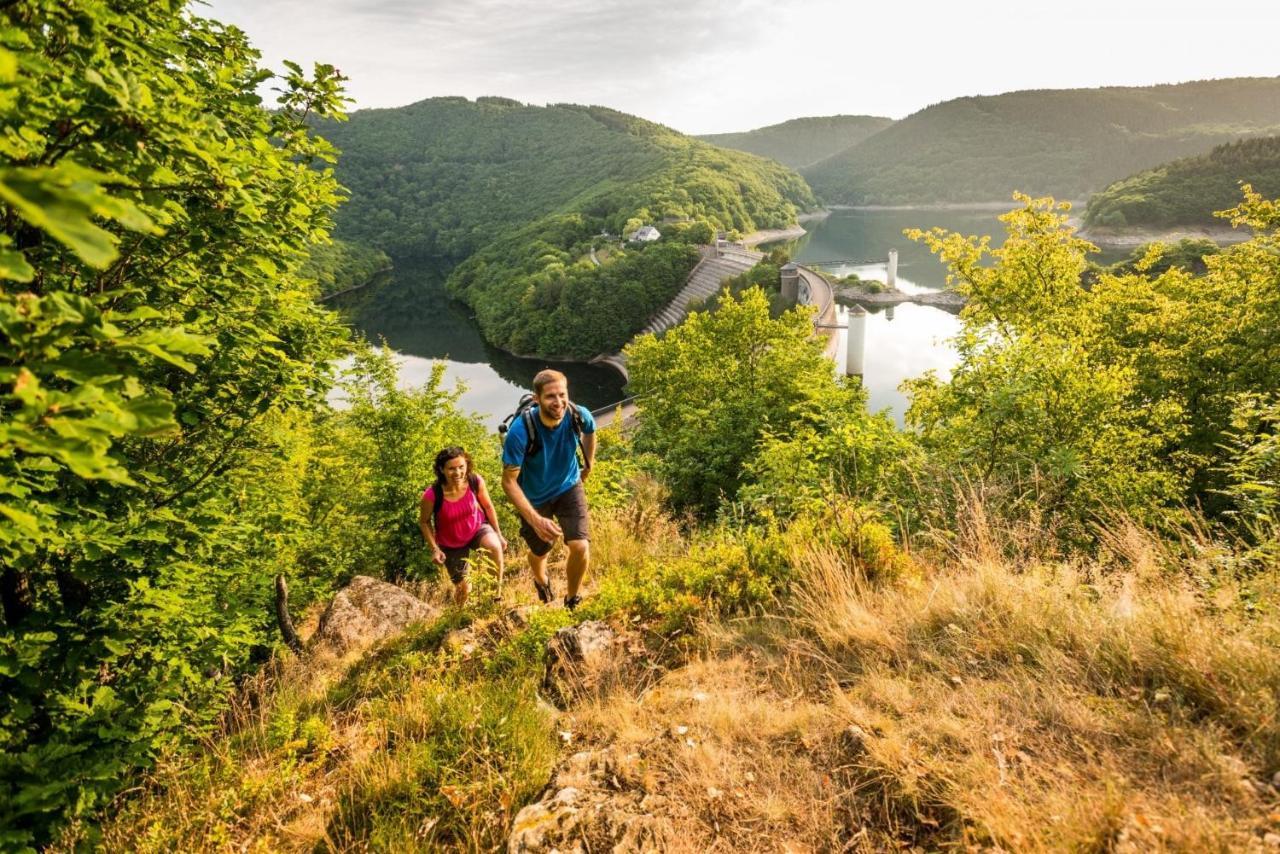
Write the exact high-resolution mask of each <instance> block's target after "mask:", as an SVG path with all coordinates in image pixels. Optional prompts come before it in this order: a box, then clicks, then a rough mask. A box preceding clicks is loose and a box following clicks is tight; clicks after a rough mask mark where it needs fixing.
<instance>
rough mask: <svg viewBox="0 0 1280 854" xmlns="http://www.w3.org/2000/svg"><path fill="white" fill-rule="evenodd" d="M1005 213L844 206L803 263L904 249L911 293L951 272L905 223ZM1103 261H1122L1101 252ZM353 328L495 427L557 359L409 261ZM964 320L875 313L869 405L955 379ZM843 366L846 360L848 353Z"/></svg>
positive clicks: (860, 268) (618, 386) (406, 373)
mask: <svg viewBox="0 0 1280 854" xmlns="http://www.w3.org/2000/svg"><path fill="white" fill-rule="evenodd" d="M996 214H997V212H996V211H945V210H942V211H940V210H927V209H911V210H890V211H867V210H838V211H833V212H832V213H831V215H830V216H828V217H827V218H826V219H823V220H817V221H812V222H809V223H806V224H805V228H806V229H808V231H809V233H808V234H807V235H806V236H805V237H803V238H801V239H800V240H799V241H797V242H796V243H795V244H794V247H793V250H792V251H793V254H794V257H795V258H796V260H798V261H801V262H802V263H813V262H819V261H828V262H829V261H843V262H845V263H840V264H834V265H830V266H825V267H824V269H828V270H831V271H832V272H834V273H836V274H837V275H841V276H844V275H848V274H849V273H857V274H858V275H859V276H861V277H862V278H866V279H877V280H879V281H884V278H885V270H884V267H883V264H872V265H863V264H856V263H848V261H849V260H853V261H858V260H864V259H883V258H886V257H887V256H888V253H889V250H890V249H897V250H898V258H899V260H898V287H899V288H900V289H902V290H904V291H913V290H922V289H938V288H941V287H943V286H944V285H945V283H946V270H945V269H944V268H943V267H942V265H941V264H940V263H938V261H937V259H935V258H934V257H933V256H932V255H930V254H929V252H928V250H927V249H925V248H924V247H923V246H922V245H920V244H917V243H914V242H912V241H909V240H907V239H906V238H905V237H903V236H902V231H903V229H905V228H931V227H934V226H941V227H943V228H947V229H950V230H952V231H959V232H962V233H964V234H990V235H992V238H993V239H992V242H993V244H995V245H999V243H1000V241H1001V239H1002V237H1003V232H1002V231H1001V229H1000V223H999V222H998V221H997V220H996ZM1098 260H1101V261H1103V262H1110V261H1111V260H1115V259H1113V258H1100V259H1098ZM333 305H334V307H336V308H342V309H344V310H345V312H346V314H347V317H348V318H349V320H350V322H351V323H352V325H353V326H355V327H356V329H358V330H359V331H361V332H362V333H363V334H364V335H365V337H367V338H368V339H369V340H370V341H373V342H375V343H376V342H378V341H380V340H385V341H386V342H387V344H388V345H389V346H390V347H391V348H392V349H393V350H395V351H396V352H397V354H398V355H399V358H400V360H401V382H402V383H403V384H404V385H406V386H409V385H419V384H421V383H422V382H424V381H425V380H426V379H427V378H428V377H430V375H431V366H432V363H433V362H435V361H437V360H439V361H443V362H444V363H445V378H446V380H445V381H446V385H449V386H452V385H453V384H455V383H457V382H461V383H463V384H464V385H465V387H466V391H465V392H464V393H463V395H462V398H461V401H460V402H461V405H462V406H463V408H465V409H467V410H470V411H473V412H476V413H478V414H479V415H480V416H481V417H482V418H483V419H484V421H485V423H486V424H489V425H490V426H493V427H496V426H497V423H498V422H499V421H500V420H501V419H502V417H503V416H504V415H506V414H507V413H508V412H510V411H511V410H512V409H513V408H514V406H515V403H516V401H517V400H518V399H519V397H520V395H521V394H522V393H523V392H524V390H525V389H527V388H528V386H529V382H530V380H532V378H533V375H534V374H535V373H537V371H539V370H540V369H542V368H544V367H547V366H548V365H549V363H548V362H545V361H541V360H536V359H522V358H518V357H516V356H512V355H510V354H508V353H504V352H502V351H500V350H497V349H495V348H493V347H491V346H489V345H488V344H486V343H485V342H484V340H483V339H482V338H481V337H480V332H479V330H478V328H477V327H476V323H475V320H474V318H473V317H472V316H471V313H470V310H469V309H468V308H467V307H466V306H464V305H462V304H460V303H458V302H455V301H454V300H451V299H450V298H449V297H448V295H447V294H446V293H445V291H444V284H443V279H442V277H441V275H440V272H439V271H438V269H436V268H434V267H432V266H431V265H430V264H429V263H404V262H402V263H400V264H398V265H397V267H396V270H395V271H394V272H393V273H392V274H390V277H389V279H388V281H386V282H384V283H382V284H381V285H379V286H376V287H370V288H366V289H364V290H362V291H357V292H354V293H352V294H348V295H346V296H344V297H341V298H339V300H335V302H334V303H333ZM957 329H958V321H957V319H956V318H955V317H954V316H953V315H951V314H948V313H947V312H945V311H942V310H941V309H936V308H931V307H926V306H918V305H901V306H898V307H896V308H895V309H893V310H892V311H890V310H881V311H878V312H876V313H874V314H872V315H871V317H869V318H868V322H867V337H866V341H867V344H866V359H865V371H866V373H865V376H864V377H863V382H864V383H865V384H866V386H867V389H868V393H869V396H870V406H871V408H872V409H875V410H878V409H883V408H886V407H888V408H889V409H890V410H891V411H892V413H893V414H894V416H895V417H896V418H897V419H898V420H899V421H901V419H902V414H903V412H904V411H905V409H906V403H907V401H906V399H905V398H904V397H903V396H902V394H901V393H900V392H899V391H898V386H899V385H900V384H901V383H902V381H903V380H905V379H908V378H910V377H916V376H920V375H921V374H923V373H924V372H925V371H928V370H934V371H937V372H938V374H939V375H940V376H942V377H944V378H945V377H946V376H947V375H949V373H950V371H951V369H952V367H953V366H954V364H955V352H954V350H953V349H952V348H951V346H950V345H949V344H948V343H947V339H948V338H950V337H951V336H952V335H954V334H955V332H956V331H957ZM840 364H841V365H843V364H844V361H843V353H842V354H841V360H840ZM551 366H552V367H555V368H557V369H559V370H562V371H564V372H565V373H566V374H567V375H568V376H569V386H570V391H571V394H572V395H573V397H574V399H575V400H576V401H577V402H579V403H581V404H583V405H585V406H587V407H589V408H592V409H595V408H599V407H603V406H608V405H609V404H611V403H614V402H616V401H618V400H620V399H621V398H622V397H623V396H624V391H623V387H622V379H621V377H619V376H618V374H617V373H615V372H614V371H613V370H611V369H609V368H604V367H592V366H589V365H578V364H570V365H563V364H554V365H551Z"/></svg>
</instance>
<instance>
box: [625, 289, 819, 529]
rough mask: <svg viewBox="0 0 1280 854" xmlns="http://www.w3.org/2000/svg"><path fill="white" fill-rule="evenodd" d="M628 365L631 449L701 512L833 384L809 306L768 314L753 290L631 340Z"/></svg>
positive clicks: (734, 487) (734, 488) (727, 494)
mask: <svg viewBox="0 0 1280 854" xmlns="http://www.w3.org/2000/svg"><path fill="white" fill-rule="evenodd" d="M628 370H629V371H630V374H631V386H632V388H633V389H634V390H635V393H636V394H637V396H638V398H639V400H638V405H639V407H640V419H641V420H640V427H639V429H638V431H637V434H636V447H637V448H639V449H641V450H642V451H648V452H651V453H653V454H654V457H655V458H656V459H657V460H658V470H659V473H660V475H661V477H662V479H663V480H664V481H665V482H666V483H667V485H668V486H669V487H670V489H671V495H672V499H673V500H674V501H675V503H676V504H677V505H678V506H680V507H689V508H693V509H695V510H697V511H698V512H700V513H702V514H711V513H713V512H714V511H715V510H716V508H717V507H719V506H720V503H721V501H722V500H724V499H726V498H727V499H730V500H732V499H733V498H734V497H735V496H736V495H737V493H738V489H739V487H740V486H741V485H742V482H743V466H744V464H745V463H746V462H747V461H748V460H749V459H750V458H751V457H752V456H753V455H754V454H755V451H756V447H757V445H758V444H759V442H760V440H761V439H762V438H763V437H764V436H766V435H768V434H770V433H777V434H784V433H787V432H789V431H790V430H792V429H793V428H794V426H795V425H797V424H798V423H800V422H801V421H803V419H804V417H805V414H806V412H809V411H811V409H812V407H814V406H816V405H817V404H818V402H819V401H820V400H821V399H822V397H823V395H824V394H826V393H829V392H830V391H831V390H833V389H834V388H835V380H834V378H833V371H832V367H831V363H830V362H829V361H827V359H826V358H825V357H824V356H823V354H822V345H821V343H819V342H818V341H817V340H816V339H815V337H814V336H813V327H812V324H811V321H810V319H809V315H808V313H807V312H806V311H805V310H802V309H801V310H793V311H789V312H787V313H785V314H783V315H782V316H781V317H779V318H777V319H773V318H771V317H770V314H769V301H768V298H767V297H766V296H765V294H764V292H763V291H761V290H759V289H758V288H757V289H752V290H749V291H747V292H746V293H745V294H743V295H742V297H741V298H740V299H739V298H735V297H733V296H728V297H726V298H725V299H723V300H722V301H721V303H720V305H719V308H718V309H717V310H716V311H715V312H713V313H707V312H696V313H694V314H692V315H690V316H689V319H688V320H686V321H685V322H684V323H683V324H681V325H680V326H677V327H676V328H674V329H672V330H670V331H669V332H668V333H667V334H666V335H665V336H664V337H663V338H661V339H659V338H655V337H653V336H645V337H644V338H641V339H640V340H638V341H636V342H635V343H634V344H632V345H631V346H630V347H629V348H628Z"/></svg>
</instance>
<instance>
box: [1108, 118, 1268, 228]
mask: <svg viewBox="0 0 1280 854" xmlns="http://www.w3.org/2000/svg"><path fill="white" fill-rule="evenodd" d="M1242 183H1245V184H1249V185H1251V186H1252V187H1253V189H1254V190H1256V191H1257V192H1259V193H1261V194H1262V195H1264V196H1267V197H1272V196H1277V195H1280V137H1277V136H1268V137H1260V138H1255V139H1242V140H1238V141H1236V142H1231V143H1226V144H1224V145H1219V146H1217V147H1215V148H1214V149H1213V151H1211V152H1209V153H1208V154H1202V155H1199V156H1197V157H1184V158H1183V159H1181V160H1175V161H1173V162H1172V163H1165V164H1163V165H1161V166H1157V167H1156V168H1155V169H1148V170H1146V171H1144V172H1139V173H1138V174H1136V175H1130V176H1129V177H1128V178H1125V179H1123V180H1120V181H1116V182H1115V183H1114V184H1112V185H1110V186H1109V187H1107V188H1106V189H1105V190H1103V191H1102V192H1100V193H1095V194H1094V195H1093V196H1092V197H1091V198H1090V199H1089V206H1088V208H1087V209H1086V210H1085V224H1086V225H1089V226H1093V227H1103V228H1125V227H1127V226H1130V227H1144V226H1155V227H1165V228H1168V227H1173V226H1203V225H1211V224H1213V223H1214V222H1215V219H1214V216H1213V212H1214V211H1219V210H1226V209H1227V208H1229V207H1231V206H1232V205H1234V204H1235V203H1236V200H1237V199H1238V198H1239V196H1240V185H1241V184H1242ZM1217 222H1218V223H1219V224H1220V223H1221V220H1217Z"/></svg>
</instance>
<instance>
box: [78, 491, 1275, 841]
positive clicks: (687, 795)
mask: <svg viewBox="0 0 1280 854" xmlns="http://www.w3.org/2000/svg"><path fill="white" fill-rule="evenodd" d="M651 508H652V504H650V503H647V502H642V503H637V504H631V505H627V504H619V505H617V506H614V507H612V508H611V509H607V510H603V511H602V512H600V513H598V514H597V516H596V519H595V523H596V530H595V537H594V540H593V549H594V558H595V561H596V566H597V569H595V570H594V571H593V576H592V578H591V585H590V587H589V588H588V593H589V598H588V600H587V602H586V603H584V606H583V609H581V610H580V612H579V613H578V614H577V615H570V614H569V613H568V612H566V611H564V610H563V609H560V608H535V609H532V610H531V611H528V612H527V616H526V619H525V620H524V621H523V623H522V625H520V626H519V627H517V626H514V625H513V624H511V623H510V622H508V621H505V620H503V619H502V618H501V616H500V614H501V612H502V610H504V609H505V608H506V607H509V606H510V605H512V604H517V603H518V602H525V601H528V590H526V589H525V588H526V587H527V583H522V580H520V579H517V580H516V582H515V583H514V584H512V585H509V587H508V590H507V600H506V602H505V603H504V604H503V605H502V606H496V605H492V604H490V605H482V604H479V603H480V602H482V601H483V599H482V597H477V598H476V599H475V600H474V602H475V603H476V604H473V605H472V606H470V607H469V608H468V609H466V610H462V611H458V610H447V611H446V613H445V616H443V617H442V618H441V619H440V620H439V621H437V622H436V623H435V624H433V625H430V626H423V627H419V628H417V629H414V630H412V631H410V632H408V633H406V634H405V635H403V636H402V637H400V638H399V639H397V640H395V641H394V642H392V643H390V644H387V645H385V646H383V647H381V648H380V649H378V650H376V651H375V652H373V653H372V654H370V655H367V656H366V657H364V658H363V659H361V660H359V661H357V662H354V663H351V662H346V663H344V662H330V663H328V664H327V665H324V666H323V667H322V668H321V669H320V670H319V671H318V670H317V667H316V665H314V664H311V665H307V666H304V665H303V664H302V663H299V662H296V661H284V660H282V661H279V662H276V663H275V664H274V665H273V666H272V667H270V668H268V669H267V670H266V671H264V672H263V673H262V674H261V675H260V676H259V678H258V679H257V680H256V681H255V682H254V683H252V684H251V685H249V686H246V689H245V691H244V693H243V696H242V697H241V699H240V702H239V703H238V704H237V706H236V710H235V712H234V714H233V715H232V716H230V718H229V719H228V721H227V723H226V726H225V727H224V731H223V733H222V734H221V736H220V737H219V738H217V739H214V740H212V741H210V742H209V744H208V745H207V746H206V748H205V749H204V750H203V751H200V752H196V753H193V754H189V755H186V756H182V757H176V758H173V759H171V760H169V761H167V762H165V763H162V764H161V767H160V768H159V769H158V771H157V772H156V774H155V776H154V779H152V780H151V781H150V782H149V783H148V784H147V785H145V786H143V787H142V788H141V790H139V791H135V792H134V793H132V794H131V795H130V796H128V797H127V798H125V799H123V800H122V802H121V806H120V809H119V811H118V812H117V813H116V814H115V815H114V816H112V817H110V818H108V819H107V820H106V821H105V823H104V825H103V827H102V831H101V833H102V836H101V838H100V839H99V840H98V844H100V845H101V846H102V847H104V848H107V849H110V850H117V849H118V850H138V851H158V850H173V849H175V848H181V849H184V850H231V849H234V850H238V851H276V850H286V851H287V850H304V849H305V850H317V849H319V850H336V851H363V850H379V851H390V850H396V851H399V850H434V849H440V848H447V849H450V850H474V851H478V850H493V849H495V848H501V847H505V842H506V835H507V834H508V833H509V831H510V828H511V826H512V821H513V818H514V816H515V814H516V812H518V811H519V809H520V808H521V807H522V806H523V805H525V804H527V803H530V802H532V801H533V800H534V799H536V798H538V797H539V795H540V794H541V792H542V791H543V789H544V788H545V787H546V786H547V783H548V781H549V780H552V779H556V780H559V779H561V775H564V774H567V775H568V776H569V777H572V774H571V773H569V772H573V771H574V769H575V768H577V767H579V766H582V767H588V766H589V767H600V768H607V769H608V771H609V773H608V774H607V775H605V778H606V779H607V781H608V782H607V785H606V786H605V789H606V790H607V791H605V792H604V794H602V795H601V797H604V798H606V799H608V801H609V803H612V804H613V807H615V809H613V811H612V812H611V811H610V810H609V809H605V810H604V811H603V812H601V813H599V814H598V815H597V817H596V818H595V819H594V820H590V821H586V822H585V823H584V824H582V826H581V827H580V829H579V830H578V831H576V833H577V834H578V837H577V841H580V842H582V843H583V844H584V845H586V846H589V850H608V849H611V848H612V847H613V846H614V845H616V844H618V843H619V841H620V840H622V839H623V838H625V834H626V833H627V832H631V833H632V834H633V836H632V837H631V838H632V839H633V840H634V839H641V838H642V839H645V840H648V842H646V844H649V845H651V846H652V847H653V848H655V849H665V850H695V849H697V850H704V851H742V850H761V851H764V850H769V851H788V850H789V851H836V850H850V851H868V852H870V851H884V850H898V849H901V848H916V849H923V850H941V849H952V848H964V849H975V848H983V849H992V850H1010V851H1012V850H1016V851H1049V850H1053V851H1058V850H1080V851H1119V850H1135V851H1136V850H1143V851H1145V850H1153V851H1188V852H1190V851H1196V852H1200V851H1234V850H1242V849H1248V848H1250V847H1257V846H1261V845H1263V844H1264V842H1263V840H1264V839H1265V838H1267V837H1266V834H1268V833H1273V834H1274V833H1280V791H1278V790H1276V789H1274V788H1272V787H1270V786H1268V785H1266V781H1269V780H1270V779H1271V777H1272V775H1273V774H1275V773H1276V772H1277V771H1280V613H1278V612H1277V610H1276V608H1277V605H1276V603H1277V596H1276V593H1277V590H1276V587H1277V581H1278V579H1280V573H1277V571H1276V567H1275V566H1270V567H1266V566H1262V567H1259V565H1258V563H1257V561H1256V559H1254V560H1253V562H1252V563H1251V564H1250V566H1251V567H1252V569H1251V574H1250V575H1249V576H1248V577H1243V576H1240V575H1239V573H1236V572H1235V571H1234V570H1233V569H1232V567H1233V566H1235V564H1234V563H1233V552H1232V550H1231V548H1230V547H1229V546H1227V545H1223V544H1220V543H1214V542H1212V541H1211V540H1210V539H1209V538H1208V537H1207V536H1206V535H1205V534H1204V532H1203V531H1198V532H1197V531H1194V530H1193V532H1192V533H1191V534H1189V535H1188V537H1187V538H1186V539H1185V540H1184V541H1183V542H1178V543H1172V542H1168V541H1161V540H1158V539H1156V538H1154V537H1152V536H1150V535H1148V534H1146V533H1144V532H1143V531H1142V530H1140V529H1139V528H1136V527H1135V526H1133V525H1132V524H1128V523H1125V522H1120V523H1117V524H1115V525H1113V526H1111V527H1109V528H1105V529H1101V530H1100V532H1099V541H1100V542H1101V543H1102V544H1103V547H1102V549H1101V551H1100V552H1098V553H1097V554H1094V555H1092V556H1090V557H1088V558H1084V557H1079V556H1076V557H1062V556H1061V555H1059V554H1057V553H1056V552H1055V550H1054V549H1051V548H1047V547H1046V546H1045V543H1046V538H1045V536H1043V534H1042V532H1040V531H1038V530H1035V529H1034V528H1033V527H1031V526H1025V525H1024V526H1021V527H1017V528H1009V529H1003V528H997V527H996V526H995V525H994V524H993V523H992V522H991V521H990V520H989V519H988V518H987V517H986V515H985V514H984V513H983V512H982V507H981V505H980V504H975V505H974V506H972V507H970V508H968V510H967V511H966V512H965V514H964V518H963V519H961V520H960V522H959V523H957V524H956V525H954V526H953V532H952V533H950V534H949V535H948V536H946V537H933V538H929V537H924V538H920V543H928V542H946V543H948V544H949V545H948V546H947V547H946V549H945V550H933V551H931V550H929V549H928V548H925V547H924V546H923V545H922V546H920V549H921V550H920V551H917V552H910V551H908V550H906V549H904V548H903V546H902V545H901V544H900V543H898V542H897V541H896V539H895V537H894V535H893V533H892V531H891V529H890V528H888V527H886V526H885V525H884V524H883V523H881V522H880V521H878V517H877V516H876V515H875V514H874V513H871V512H869V511H867V510H865V509H860V508H853V507H842V506H834V507H832V508H831V509H830V512H829V513H828V515H827V516H826V517H825V518H824V521H823V522H822V523H821V524H818V523H817V522H815V521H814V520H809V521H808V522H806V523H802V524H797V525H793V526H792V527H791V529H789V530H787V531H782V530H779V529H774V528H771V529H768V530H763V531H761V530H755V531H750V530H748V531H743V530H737V529H731V528H722V529H718V530H711V531H702V532H697V533H693V534H686V533H684V532H683V531H682V528H681V527H680V526H678V525H676V524H675V523H674V522H672V521H671V520H670V519H668V518H666V517H665V516H662V515H661V514H655V513H654V512H653V511H652V509H651ZM554 560H555V557H554V556H553V561H554ZM1241 578H1243V580H1240V579H1241ZM431 595H435V596H444V595H447V591H445V590H440V591H435V592H432V594H431ZM517 597H518V598H517ZM585 618H602V619H606V620H609V621H611V622H613V623H614V625H615V626H617V627H618V628H619V629H622V630H624V631H625V633H626V637H628V638H629V639H630V640H629V641H628V644H627V645H628V646H629V647H630V648H631V654H632V655H634V656H636V659H635V661H634V662H633V666H631V667H630V669H624V670H620V671H619V673H620V674H621V677H620V678H614V679H603V680H599V681H597V682H595V683H593V684H591V685H590V686H588V687H587V688H585V689H584V690H581V691H579V692H577V693H575V694H573V695H572V696H571V697H570V698H569V699H570V700H571V702H570V704H569V706H568V707H567V708H566V709H565V710H564V711H563V712H559V713H557V712H556V711H555V710H553V709H551V708H550V707H548V706H547V705H546V704H545V703H542V702H541V701H540V700H539V698H538V691H539V685H540V680H541V676H542V660H543V659H542V656H543V650H544V648H545V645H546V641H547V640H548V639H549V638H550V637H551V636H552V635H553V634H554V632H555V631H556V630H557V629H559V628H561V627H563V626H565V625H568V624H570V623H571V622H573V621H574V620H579V619H585ZM459 629H464V630H466V631H469V632H471V633H472V634H473V635H474V636H475V637H476V638H477V639H478V640H479V642H480V645H481V650H482V651H481V652H480V653H479V654H477V655H475V656H470V657H468V656H464V655H462V654H461V653H459V652H458V651H457V648H456V645H454V644H451V643H449V642H448V636H449V633H450V632H452V631H455V630H459ZM637 639H639V640H637ZM324 668H329V669H327V670H326V669H324ZM584 779H585V778H584ZM637 815H639V816H643V826H642V827H641V825H639V824H635V823H634V822H633V821H632V819H627V818H625V816H633V817H634V816H637ZM609 816H612V818H609ZM629 822H631V823H629ZM628 828H630V831H628ZM81 833H82V835H81V837H80V838H81V839H87V838H88V837H87V836H84V835H83V833H84V832H83V830H82V831H81ZM636 834H640V835H636ZM68 839H69V841H68V843H67V844H66V845H64V846H63V847H64V848H66V847H71V846H72V844H73V843H74V841H75V833H74V832H73V833H72V834H70V835H69V837H68ZM572 841H573V840H570V842H572Z"/></svg>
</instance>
